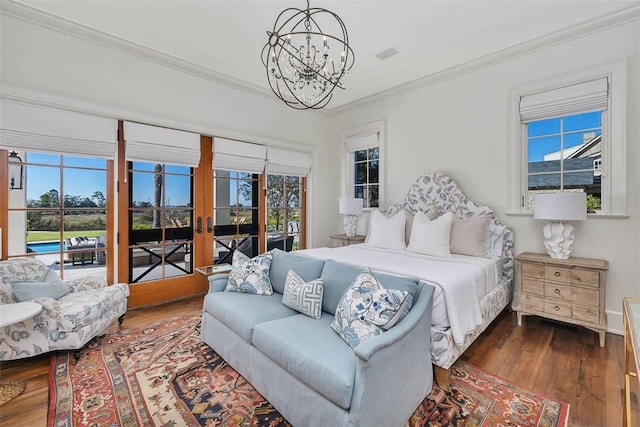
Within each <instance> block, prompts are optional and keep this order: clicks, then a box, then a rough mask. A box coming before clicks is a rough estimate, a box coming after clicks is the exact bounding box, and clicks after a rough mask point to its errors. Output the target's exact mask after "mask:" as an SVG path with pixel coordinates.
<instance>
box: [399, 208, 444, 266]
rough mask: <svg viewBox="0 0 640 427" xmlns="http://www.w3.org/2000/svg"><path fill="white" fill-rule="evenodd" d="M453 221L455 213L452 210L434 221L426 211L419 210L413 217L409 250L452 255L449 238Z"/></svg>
mask: <svg viewBox="0 0 640 427" xmlns="http://www.w3.org/2000/svg"><path fill="white" fill-rule="evenodd" d="M452 222H453V213H451V212H447V213H445V214H444V215H441V216H439V217H438V218H436V219H434V220H433V221H431V220H430V219H429V217H428V216H427V215H425V214H424V213H422V212H418V213H417V214H416V215H415V218H414V219H413V226H412V227H411V238H410V239H409V246H408V247H407V250H408V251H409V252H415V253H419V254H424V255H432V256H437V257H450V256H451V249H450V244H449V240H450V238H451V224H452Z"/></svg>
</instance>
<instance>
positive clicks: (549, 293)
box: [544, 283, 571, 302]
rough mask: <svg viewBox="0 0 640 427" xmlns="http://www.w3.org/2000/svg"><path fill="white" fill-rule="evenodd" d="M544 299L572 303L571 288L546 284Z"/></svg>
mask: <svg viewBox="0 0 640 427" xmlns="http://www.w3.org/2000/svg"><path fill="white" fill-rule="evenodd" d="M544 297H545V298H554V299H560V300H563V301H567V302H569V301H571V286H569V285H558V284H557V283H545V284H544Z"/></svg>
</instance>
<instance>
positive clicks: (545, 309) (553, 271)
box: [514, 252, 609, 347]
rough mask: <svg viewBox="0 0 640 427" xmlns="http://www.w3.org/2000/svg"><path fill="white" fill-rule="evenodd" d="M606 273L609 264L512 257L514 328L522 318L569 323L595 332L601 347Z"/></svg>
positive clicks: (531, 255) (526, 255) (526, 254)
mask: <svg viewBox="0 0 640 427" xmlns="http://www.w3.org/2000/svg"><path fill="white" fill-rule="evenodd" d="M608 269H609V262H608V261H606V260H603V259H594V258H579V257H570V258H569V259H554V258H551V257H549V256H548V255H546V254H537V253H531V252H524V253H521V254H520V255H518V256H517V257H516V283H515V299H514V310H515V311H516V313H517V315H518V326H521V325H522V316H524V315H536V316H541V317H545V318H547V319H552V320H558V321H561V322H565V323H571V324H574V325H579V326H583V327H585V328H587V329H591V330H592V331H595V332H597V333H598V334H599V337H600V347H604V343H605V332H606V330H607V314H606V312H605V305H604V297H605V275H606V271H607V270H608Z"/></svg>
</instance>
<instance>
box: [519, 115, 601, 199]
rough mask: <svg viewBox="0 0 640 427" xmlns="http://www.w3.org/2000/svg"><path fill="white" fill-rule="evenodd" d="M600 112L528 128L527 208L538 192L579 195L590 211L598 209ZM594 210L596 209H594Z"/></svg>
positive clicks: (533, 125) (539, 121) (553, 120)
mask: <svg viewBox="0 0 640 427" xmlns="http://www.w3.org/2000/svg"><path fill="white" fill-rule="evenodd" d="M604 114H606V113H605V112H603V111H594V112H589V113H581V114H573V115H570V116H562V117H557V118H552V119H544V120H536V121H532V122H529V123H528V124H527V162H528V163H527V189H528V203H529V208H532V207H533V206H532V204H531V203H532V201H533V197H534V195H535V194H536V193H539V192H549V191H559V190H562V191H582V192H586V193H587V200H588V202H589V203H590V205H591V206H590V209H589V210H590V211H596V210H600V209H601V200H602V199H601V174H600V171H596V168H595V164H596V162H598V164H601V161H602V144H603V141H602V139H603V138H602V116H603V115H604ZM596 207H597V208H596Z"/></svg>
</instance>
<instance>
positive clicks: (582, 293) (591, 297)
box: [572, 286, 600, 305]
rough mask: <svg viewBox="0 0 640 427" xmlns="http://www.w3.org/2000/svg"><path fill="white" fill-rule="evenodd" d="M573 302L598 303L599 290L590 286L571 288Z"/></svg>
mask: <svg viewBox="0 0 640 427" xmlns="http://www.w3.org/2000/svg"><path fill="white" fill-rule="evenodd" d="M572 300H573V302H576V303H578V304H586V305H599V304H600V291H599V290H598V289H592V288H579V287H577V286H576V287H574V288H573V299H572Z"/></svg>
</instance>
